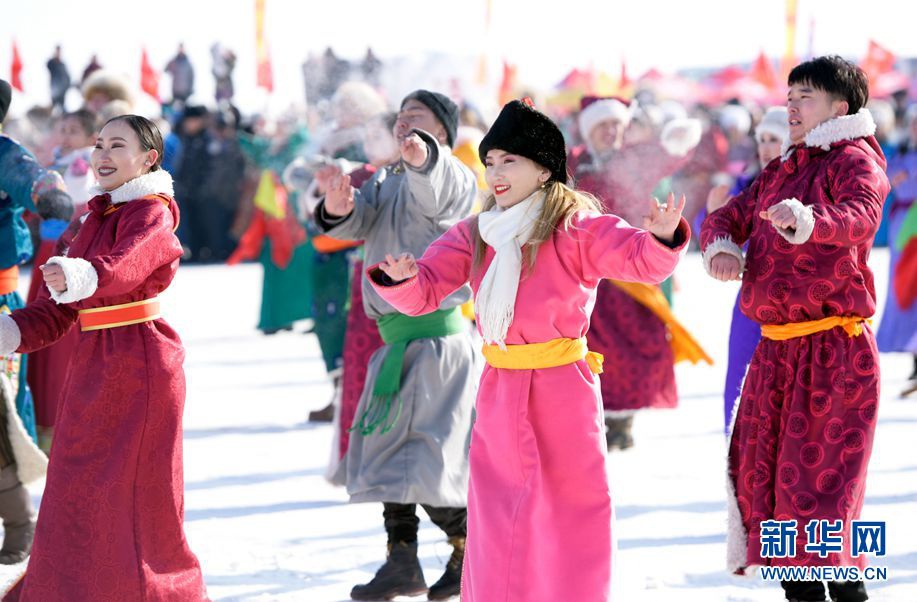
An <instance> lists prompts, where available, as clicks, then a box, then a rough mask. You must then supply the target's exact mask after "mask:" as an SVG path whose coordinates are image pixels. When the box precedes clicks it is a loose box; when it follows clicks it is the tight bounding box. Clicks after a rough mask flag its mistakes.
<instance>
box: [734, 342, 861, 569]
mask: <svg viewBox="0 0 917 602" xmlns="http://www.w3.org/2000/svg"><path fill="white" fill-rule="evenodd" d="M878 357H879V355H878V350H877V349H876V343H875V338H874V337H873V334H872V331H871V330H869V327H865V328H864V333H863V334H862V335H860V336H858V337H853V338H851V337H849V336H847V333H846V332H844V330H843V328H834V329H832V330H829V331H826V332H821V333H818V334H814V335H810V336H807V337H800V338H797V339H790V340H788V341H769V340H768V339H762V341H761V343H760V344H759V345H758V348H757V350H756V351H755V355H754V358H753V359H752V362H751V365H750V367H749V369H748V375H747V376H746V377H745V386H744V387H743V389H742V399H741V402H740V405H739V410H738V414H737V416H736V423H735V428H734V430H733V434H732V441H731V443H730V448H729V477H730V480H731V481H732V483H733V484H734V486H735V491H736V500H737V503H738V507H739V513H740V514H741V517H742V524H743V527H744V528H745V531H746V533H747V535H748V537H747V547H746V563H747V564H746V566H751V565H807V566H819V565H820V566H828V565H831V566H859V567H861V568H862V567H865V566H866V557H865V556H859V557H858V558H852V556H851V554H850V536H849V535H850V522H851V521H852V520H855V519H858V518H859V516H860V510H861V509H862V507H863V496H864V493H865V490H866V487H865V486H866V467H867V465H868V464H869V456H870V453H871V451H872V441H873V433H874V431H875V426H876V409H877V407H878V403H879V401H878V400H879V369H878V366H877V365H876V361H877V358H878ZM769 519H776V520H793V519H796V521H797V524H798V527H797V539H796V556H795V557H793V558H781V559H777V558H774V559H765V558H761V529H760V524H761V521H764V520H769ZM812 519H826V520H838V519H840V520H842V521H843V525H844V531H845V533H844V551H843V552H842V553H840V554H829V555H828V556H827V557H826V558H819V556H818V554H812V553H806V552H805V551H804V550H805V545H806V543H808V539H807V537H806V533H805V525H806V523H807V522H808V521H809V520H812ZM814 543H817V542H814Z"/></svg>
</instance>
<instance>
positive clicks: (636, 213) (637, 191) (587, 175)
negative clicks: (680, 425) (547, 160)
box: [568, 129, 699, 414]
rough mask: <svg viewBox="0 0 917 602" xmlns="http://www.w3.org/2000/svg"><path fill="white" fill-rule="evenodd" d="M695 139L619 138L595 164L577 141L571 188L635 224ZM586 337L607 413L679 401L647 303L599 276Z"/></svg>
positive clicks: (662, 337)
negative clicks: (599, 361) (599, 367)
mask: <svg viewBox="0 0 917 602" xmlns="http://www.w3.org/2000/svg"><path fill="white" fill-rule="evenodd" d="M698 132H699V129H698ZM697 135H699V134H697ZM695 144H697V140H689V141H688V142H687V144H683V145H682V146H681V147H677V146H673V145H672V144H671V143H670V144H666V139H665V138H663V142H645V143H640V144H634V145H631V146H625V147H624V148H622V149H621V150H619V151H616V152H615V154H614V155H613V156H612V158H611V160H610V161H608V162H607V163H606V164H603V165H597V164H596V163H595V162H594V160H593V159H592V157H591V156H590V155H589V153H588V152H586V151H585V147H578V148H575V149H573V151H572V152H571V154H570V157H569V159H568V165H570V166H571V170H573V173H574V178H575V180H576V188H578V189H580V190H584V191H586V192H589V193H591V194H593V195H595V196H596V197H597V198H598V199H599V200H600V201H601V202H602V204H603V205H604V206H605V210H606V211H607V212H608V213H613V214H615V215H617V216H619V217H622V218H624V219H625V220H627V222H628V223H630V224H631V225H633V226H636V227H638V228H639V227H642V225H643V216H644V215H646V214H647V205H648V203H649V200H650V198H651V197H652V194H653V189H654V188H655V187H656V185H657V184H658V183H659V181H660V180H661V179H662V178H664V177H666V176H669V175H671V174H673V173H675V171H676V170H677V169H678V168H679V166H680V165H681V164H682V163H684V162H685V161H687V159H688V156H689V154H688V153H689V151H690V149H691V148H693V146H694V145H695ZM588 338H589V348H590V349H591V350H593V351H596V352H598V353H601V354H602V355H603V356H605V365H604V371H603V372H602V375H601V377H600V383H601V388H602V405H603V406H604V408H605V412H606V413H610V414H615V413H621V412H625V413H626V412H633V411H635V410H639V409H643V408H674V407H676V406H677V405H678V390H677V388H676V386H675V357H674V354H673V352H672V346H671V345H670V343H669V339H668V330H667V328H666V325H665V323H664V322H662V320H660V319H659V318H658V317H656V315H655V314H654V313H653V312H652V311H651V310H650V309H649V308H647V307H645V306H644V305H642V304H640V303H639V302H638V301H636V300H635V299H634V298H633V297H631V296H630V295H628V294H627V293H625V292H624V291H623V290H621V289H620V288H618V287H617V286H615V285H613V284H612V283H610V282H608V281H604V280H603V281H602V282H600V283H599V288H598V296H597V298H596V302H595V310H594V311H593V313H592V324H591V326H590V327H589V334H588Z"/></svg>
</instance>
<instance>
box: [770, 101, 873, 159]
mask: <svg viewBox="0 0 917 602" xmlns="http://www.w3.org/2000/svg"><path fill="white" fill-rule="evenodd" d="M875 133H876V122H875V121H873V118H872V113H870V112H869V109H867V108H865V107H864V108H862V109H860V110H859V112H858V113H855V114H853V115H844V116H842V117H835V118H834V119H829V120H828V121H826V122H824V123H821V124H819V125H818V126H816V127H814V128H812V130H811V131H810V132H809V133H808V134H806V137H805V139H804V140H803V142H802V144H803V145H804V146H807V147H811V148H820V149H822V150H830V148H831V145H832V144H834V143H835V142H841V141H843V140H856V139H858V138H866V137H867V136H872V135H874V134H875ZM791 144H792V143H791V142H790V139H789V137H787V139H786V140H784V142H783V148H782V149H781V153H780V154H781V160H782V161H786V160H787V159H789V158H790V155H791V154H792V152H793V149H794V148H795V146H792V147H791V146H790V145H791ZM796 146H798V145H796Z"/></svg>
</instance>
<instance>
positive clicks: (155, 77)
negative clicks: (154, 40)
mask: <svg viewBox="0 0 917 602" xmlns="http://www.w3.org/2000/svg"><path fill="white" fill-rule="evenodd" d="M140 89H141V90H143V91H144V92H146V93H147V94H149V95H150V96H152V97H153V98H154V99H156V102H161V100H160V98H159V73H158V72H157V71H156V69H154V68H153V65H152V64H151V63H150V57H149V56H148V55H147V53H146V48H144V49H143V51H142V54H141V56H140Z"/></svg>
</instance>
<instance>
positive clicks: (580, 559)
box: [368, 101, 690, 602]
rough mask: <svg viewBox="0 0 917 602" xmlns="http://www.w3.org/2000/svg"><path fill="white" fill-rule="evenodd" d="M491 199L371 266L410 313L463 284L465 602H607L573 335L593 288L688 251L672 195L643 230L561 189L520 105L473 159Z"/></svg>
mask: <svg viewBox="0 0 917 602" xmlns="http://www.w3.org/2000/svg"><path fill="white" fill-rule="evenodd" d="M478 152H479V155H480V157H481V159H482V161H483V162H484V164H485V169H486V179H487V184H488V186H489V188H490V190H491V194H490V195H489V196H488V198H487V201H486V203H485V205H484V208H483V211H482V212H481V213H480V214H479V215H477V216H473V217H470V218H467V219H465V220H462V221H460V222H459V223H457V224H455V225H453V226H452V227H451V228H450V229H449V230H448V231H447V232H446V233H445V234H444V235H443V236H441V237H440V238H439V239H438V240H437V241H436V242H434V243H433V244H432V245H430V246H429V248H427V249H426V251H425V253H424V254H423V256H422V257H421V258H420V259H419V260H417V259H415V257H414V255H413V254H412V253H411V250H410V249H409V248H405V249H403V250H404V251H408V252H405V253H391V254H389V255H388V256H387V257H386V258H385V260H384V261H382V262H381V263H378V264H376V265H374V266H373V267H371V268H369V270H368V275H369V278H370V282H371V284H372V287H373V291H374V292H375V294H376V295H379V296H380V297H381V298H382V299H384V300H385V301H386V302H387V303H390V304H392V305H393V306H394V307H395V308H397V309H398V311H401V312H404V313H405V314H408V315H413V316H422V315H426V314H429V313H430V312H434V311H436V309H437V308H438V307H439V306H440V304H441V303H442V301H443V299H446V298H448V296H449V295H450V294H451V293H452V291H455V290H461V289H464V288H465V287H467V286H468V285H469V284H470V285H471V288H472V290H473V291H474V297H475V310H476V311H475V314H476V316H477V328H478V331H479V333H480V335H481V336H482V337H483V339H484V343H485V344H484V349H483V353H484V358H485V360H486V362H487V366H486V367H485V368H484V373H483V375H482V376H481V383H480V389H479V391H478V396H477V403H476V411H477V414H476V420H475V424H474V429H473V432H472V436H471V453H470V458H469V461H470V464H471V482H470V485H469V493H468V539H467V542H466V547H465V569H464V570H465V573H464V580H463V584H462V592H461V595H462V601H463V602H489V601H491V600H496V599H499V600H501V601H502V602H557V601H558V600H590V601H598V600H608V599H609V596H610V591H611V568H612V549H613V543H612V514H613V513H612V505H611V490H610V486H609V483H608V477H607V473H606V453H605V441H604V437H603V433H602V432H601V431H600V430H599V425H600V424H601V416H600V409H599V400H598V390H597V382H596V379H597V375H598V374H599V373H600V372H601V370H602V367H601V366H602V358H601V356H600V355H598V354H595V353H593V352H591V351H589V348H588V345H587V342H586V338H585V337H586V334H587V331H589V317H590V314H591V313H592V307H593V304H594V303H595V295H596V287H597V286H598V284H599V282H600V281H601V280H602V279H605V278H621V279H625V280H629V281H642V282H659V281H660V280H662V279H664V278H666V277H667V276H668V275H669V274H671V272H672V270H674V269H675V266H676V264H677V263H678V260H679V258H680V256H681V255H682V253H683V251H684V250H685V247H686V245H687V243H688V238H689V236H690V231H689V229H688V226H687V223H686V222H685V221H684V220H683V219H682V218H681V211H682V209H683V207H684V203H685V200H684V197H682V198H681V199H680V201H679V202H677V203H676V202H675V199H674V197H673V196H670V197H669V201H668V204H667V205H666V206H664V207H660V206H659V205H657V204H656V203H655V201H652V200H650V199H647V203H646V207H645V211H646V213H647V215H646V219H645V220H644V221H643V222H642V224H643V225H644V226H645V228H646V230H641V229H638V228H634V227H632V226H629V225H628V224H627V223H625V222H624V221H623V220H622V219H621V218H619V217H617V216H614V215H603V214H602V213H601V211H600V210H599V209H600V208H599V204H598V202H597V201H596V200H595V199H594V198H593V197H591V196H589V195H587V194H583V193H581V192H578V191H575V190H573V189H572V188H570V187H569V186H568V184H567V182H568V181H569V180H568V174H567V157H566V148H565V145H564V138H563V135H562V134H561V132H560V130H559V129H558V128H557V126H556V125H555V124H554V123H553V122H552V121H551V120H550V119H549V118H548V117H547V116H546V115H544V114H543V113H541V112H539V111H537V110H536V109H535V108H534V107H532V106H531V105H530V104H529V103H526V102H523V101H512V102H510V103H509V104H507V105H506V106H504V107H503V110H502V111H501V113H500V115H499V117H497V120H496V121H495V122H494V124H493V126H492V127H491V129H490V131H489V132H487V134H486V135H485V136H484V138H483V140H482V141H481V144H480V146H479V147H478Z"/></svg>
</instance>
